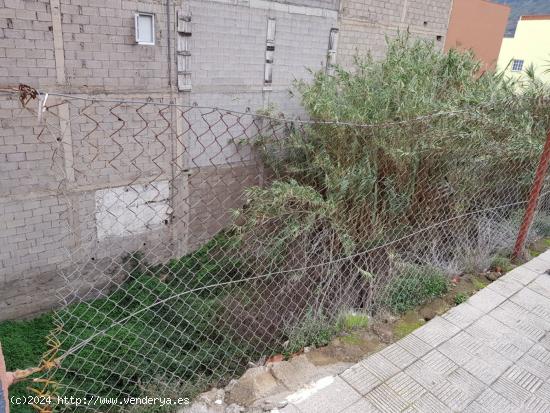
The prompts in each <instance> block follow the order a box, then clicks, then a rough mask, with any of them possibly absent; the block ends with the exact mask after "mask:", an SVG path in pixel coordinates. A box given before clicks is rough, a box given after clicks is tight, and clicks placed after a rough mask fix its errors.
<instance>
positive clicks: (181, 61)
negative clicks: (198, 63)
mask: <svg viewBox="0 0 550 413" xmlns="http://www.w3.org/2000/svg"><path fill="white" fill-rule="evenodd" d="M177 18H178V27H177V32H178V34H177V37H178V38H177V45H176V53H177V65H178V90H180V91H189V90H191V48H190V39H191V15H190V14H185V13H183V12H181V11H178V16H177Z"/></svg>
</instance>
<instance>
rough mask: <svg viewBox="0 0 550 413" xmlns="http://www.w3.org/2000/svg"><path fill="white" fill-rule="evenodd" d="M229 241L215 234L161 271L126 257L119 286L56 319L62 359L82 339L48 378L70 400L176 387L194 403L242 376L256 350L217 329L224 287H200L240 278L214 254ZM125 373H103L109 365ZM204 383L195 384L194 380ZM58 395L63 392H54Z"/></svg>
mask: <svg viewBox="0 0 550 413" xmlns="http://www.w3.org/2000/svg"><path fill="white" fill-rule="evenodd" d="M220 247H221V248H224V250H223V251H227V249H229V248H230V241H229V240H228V238H227V237H226V236H225V235H224V234H221V235H219V236H218V237H216V238H215V239H213V240H212V241H210V242H209V243H208V244H206V245H205V246H204V247H202V248H201V249H199V250H197V251H196V252H195V253H193V254H190V255H187V256H184V257H182V258H180V259H177V260H172V261H170V262H169V263H168V264H166V265H157V266H148V265H146V263H145V262H144V260H143V257H142V256H141V255H140V254H135V255H133V256H131V257H128V259H127V260H126V265H127V266H128V271H129V273H130V276H129V278H128V279H127V280H126V282H125V283H124V285H123V286H122V287H120V288H118V289H117V290H116V291H115V292H113V293H112V294H110V295H109V296H107V297H105V298H100V299H96V300H92V301H89V302H82V303H79V304H77V305H73V306H70V307H68V308H65V309H63V310H61V311H59V312H57V313H56V317H57V321H58V323H61V324H63V326H64V328H63V332H62V333H61V336H60V337H58V338H59V339H60V340H61V342H62V347H61V354H62V353H63V351H66V350H69V349H71V348H73V347H74V346H76V345H78V344H79V343H81V342H82V341H84V340H89V339H90V338H92V339H91V340H90V341H89V343H87V344H86V346H84V347H83V348H82V349H80V350H79V351H78V352H76V353H75V354H74V355H69V356H68V357H67V358H66V359H65V360H64V361H63V368H64V369H63V372H62V373H60V374H58V375H57V376H55V377H54V378H55V379H56V380H58V381H59V383H60V384H61V385H62V386H68V387H66V390H67V391H69V392H70V394H71V395H73V396H75V397H84V396H90V395H94V394H101V395H102V396H105V397H123V396H128V395H133V396H136V395H140V394H143V393H144V392H146V391H151V389H155V388H157V389H160V388H165V391H164V394H166V391H167V389H170V388H178V389H180V390H181V391H184V393H182V394H180V396H179V397H190V398H191V397H193V396H195V395H196V394H197V393H198V392H200V391H202V390H204V386H206V385H212V384H216V383H220V382H223V381H224V380H226V379H227V378H228V377H229V374H234V373H235V372H238V371H239V370H240V369H242V368H243V367H244V366H245V365H246V362H247V361H248V359H249V357H251V356H253V355H254V354H255V348H253V347H251V345H248V343H246V342H245V341H243V340H240V339H239V338H238V337H235V336H234V332H232V331H231V330H229V329H227V328H226V327H225V326H224V320H223V319H221V315H222V314H223V300H224V297H225V296H227V295H230V294H231V292H232V290H231V289H230V288H224V289H217V288H204V287H205V286H208V285H211V284H213V283H214V282H222V281H224V280H225V281H227V280H230V279H232V278H234V277H236V276H242V272H240V271H239V265H240V264H239V262H238V260H236V259H234V258H231V257H229V256H226V255H223V256H222V255H220V256H219V257H218V259H217V260H213V259H212V257H213V256H215V255H216V254H219V253H220V250H219V248H220ZM113 359H115V360H117V365H119V366H124V369H121V370H115V369H108V368H105V366H108V365H109V363H111V362H112V360H113ZM201 377H202V378H203V379H200V380H198V378H201ZM61 391H63V387H62V388H61Z"/></svg>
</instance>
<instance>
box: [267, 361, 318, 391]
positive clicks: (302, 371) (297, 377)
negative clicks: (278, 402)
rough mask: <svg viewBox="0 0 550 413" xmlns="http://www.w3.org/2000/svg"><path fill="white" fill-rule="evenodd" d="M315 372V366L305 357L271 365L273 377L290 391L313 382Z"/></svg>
mask: <svg viewBox="0 0 550 413" xmlns="http://www.w3.org/2000/svg"><path fill="white" fill-rule="evenodd" d="M315 370H316V368H315V365H314V364H312V363H311V362H310V361H309V360H308V358H307V357H306V356H305V355H300V356H297V357H293V358H292V359H291V360H289V361H281V362H280V363H276V364H272V365H271V373H272V374H273V376H274V377H275V378H276V379H277V380H278V381H279V382H281V383H282V384H284V385H285V386H286V387H287V388H289V389H294V388H298V387H300V386H301V385H302V384H304V383H307V382H308V381H310V380H312V379H313V378H314V375H315Z"/></svg>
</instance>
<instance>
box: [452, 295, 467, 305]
mask: <svg viewBox="0 0 550 413" xmlns="http://www.w3.org/2000/svg"><path fill="white" fill-rule="evenodd" d="M467 300H468V295H467V294H465V293H456V295H455V304H456V305H460V304H462V303H464V302H466V301H467Z"/></svg>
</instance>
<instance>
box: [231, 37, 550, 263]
mask: <svg viewBox="0 0 550 413" xmlns="http://www.w3.org/2000/svg"><path fill="white" fill-rule="evenodd" d="M478 70H479V63H478V62H477V61H476V60H475V59H474V57H473V55H471V54H465V53H460V52H457V51H454V50H451V51H450V52H449V53H446V54H443V53H440V51H439V50H437V49H435V47H434V45H433V44H432V43H428V42H424V41H412V40H410V39H409V38H408V37H407V36H401V37H399V38H397V39H396V40H394V41H391V42H390V43H389V44H388V52H387V55H386V58H385V59H384V60H382V61H378V60H375V59H373V58H371V57H369V56H367V57H360V58H357V60H356V65H355V67H354V68H353V69H352V70H349V71H347V70H345V69H343V68H339V69H338V70H336V74H335V75H334V76H330V75H327V74H326V73H325V72H324V71H319V72H317V73H314V77H313V80H312V81H311V82H298V83H297V84H296V87H297V89H298V91H299V92H300V93H301V95H302V100H303V104H304V106H305V108H306V109H307V111H308V112H309V114H310V116H311V117H312V118H313V119H315V120H321V121H339V122H352V123H358V124H372V123H380V124H381V126H378V127H358V126H353V125H351V126H346V125H345V124H344V125H343V124H338V125H335V124H332V123H330V122H329V123H316V124H312V125H309V126H300V127H298V128H295V129H293V130H290V132H291V133H290V136H289V137H288V138H285V139H279V138H277V139H269V138H264V139H262V140H260V142H259V148H260V152H261V153H262V154H263V156H264V159H265V162H266V164H267V166H268V167H269V168H270V170H271V171H272V172H273V175H272V176H273V182H272V185H271V186H270V187H268V188H252V189H251V190H249V191H248V192H247V199H248V203H247V207H246V208H245V209H243V210H241V211H239V213H238V214H237V215H238V220H237V223H238V224H237V226H236V227H237V232H238V233H239V235H240V236H239V239H240V241H241V242H242V245H243V248H244V249H245V250H247V251H250V252H251V253H252V254H253V256H254V257H258V255H261V256H262V258H265V259H264V260H262V261H263V262H269V263H270V265H271V268H264V267H262V268H259V269H258V270H259V271H269V270H270V269H275V268H276V269H279V268H280V263H281V262H285V261H287V258H288V257H294V256H296V254H297V253H300V251H311V250H315V251H319V255H323V256H326V257H327V258H339V257H341V256H347V255H350V254H351V253H356V252H358V251H365V250H366V249H369V248H372V247H376V246H378V245H381V244H384V243H386V242H389V241H392V240H395V239H396V238H399V237H401V236H404V235H407V234H410V233H411V232H413V231H415V230H416V229H418V228H425V227H426V226H428V225H431V224H434V223H439V222H441V221H442V220H443V219H444V218H445V217H449V216H456V215H460V214H465V213H468V212H471V211H474V210H480V209H483V208H487V207H492V206H494V205H495V204H498V205H501V201H502V199H503V196H506V197H507V199H509V200H510V202H513V201H514V200H523V199H525V196H526V194H527V192H528V189H529V185H530V183H531V182H532V173H533V171H534V170H535V166H536V163H537V160H538V154H539V153H540V152H541V150H542V146H543V143H544V138H545V135H546V130H547V128H548V127H549V125H550V108H549V107H548V106H547V105H541V104H540V102H541V100H540V97H541V96H544V95H547V94H548V87H547V86H545V85H544V84H543V83H542V82H540V81H538V80H537V79H530V80H529V81H528V82H523V83H521V84H514V83H513V82H512V81H510V80H504V79H503V77H502V76H500V75H498V74H495V73H492V72H486V73H484V74H483V76H479V75H478ZM442 112H443V113H445V114H444V115H440V116H428V118H427V119H425V120H423V121H413V120H412V119H416V118H417V117H421V116H426V115H430V114H434V113H442ZM510 194H514V195H513V197H515V198H513V199H512V197H511V196H510ZM503 219H504V218H503ZM449 225H452V224H449ZM458 229H459V230H462V231H466V230H467V229H466V228H464V227H463V228H458ZM442 232H443V231H442ZM266 233H269V234H270V236H269V237H265V234H266ZM472 233H473V232H472ZM459 235H460V234H457V237H458V236H459ZM441 238H442V240H441V242H445V243H447V244H451V243H452V242H453V239H452V237H449V236H447V235H442V236H441ZM432 241H434V242H435V241H436V240H432ZM325 251H326V252H327V253H326V254H325ZM273 257H277V258H279V260H273V259H272V258H273ZM267 258H269V260H268V259H267Z"/></svg>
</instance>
